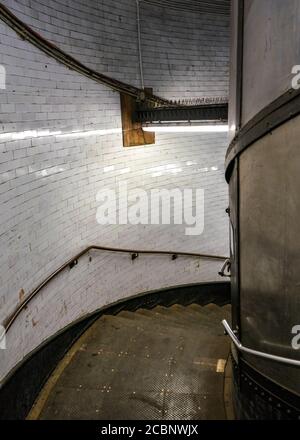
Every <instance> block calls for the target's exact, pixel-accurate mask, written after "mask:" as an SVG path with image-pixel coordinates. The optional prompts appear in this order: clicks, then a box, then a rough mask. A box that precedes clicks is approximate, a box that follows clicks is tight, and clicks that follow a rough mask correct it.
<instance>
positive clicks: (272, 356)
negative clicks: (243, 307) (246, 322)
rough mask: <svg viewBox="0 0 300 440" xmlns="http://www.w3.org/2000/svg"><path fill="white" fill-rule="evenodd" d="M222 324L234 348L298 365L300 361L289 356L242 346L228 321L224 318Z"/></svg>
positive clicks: (283, 362)
mask: <svg viewBox="0 0 300 440" xmlns="http://www.w3.org/2000/svg"><path fill="white" fill-rule="evenodd" d="M222 324H223V326H224V328H225V331H226V333H227V334H228V336H229V337H230V339H231V340H232V342H233V343H234V345H235V346H236V348H237V349H238V350H239V351H240V352H242V353H247V354H252V355H253V356H257V357H260V358H263V359H269V360H271V361H275V362H280V363H282V364H287V365H293V366H296V367H300V361H298V360H296V359H289V358H285V357H282V356H276V355H274V354H269V353H264V352H263V351H257V350H253V349H252V348H247V347H244V346H243V344H242V343H241V342H240V341H239V340H238V338H237V337H236V335H235V334H234V332H233V330H232V329H231V327H230V325H229V324H228V322H227V321H226V319H224V320H223V321H222Z"/></svg>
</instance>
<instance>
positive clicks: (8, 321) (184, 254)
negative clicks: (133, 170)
mask: <svg viewBox="0 0 300 440" xmlns="http://www.w3.org/2000/svg"><path fill="white" fill-rule="evenodd" d="M90 251H106V252H118V253H126V254H131V258H132V260H135V259H136V258H138V256H139V255H140V254H141V255H142V254H144V255H168V256H172V260H176V259H177V258H178V257H191V258H204V259H209V260H218V261H223V260H226V259H227V257H221V256H218V255H207V254H196V253H190V252H171V251H155V250H153V251H151V250H136V249H135V250H133V249H122V248H113V247H106V246H96V245H92V246H89V247H87V248H86V249H84V250H83V251H81V252H79V253H78V254H77V255H75V256H74V257H73V258H71V259H70V260H68V261H67V262H66V263H64V264H63V265H62V266H60V267H59V268H58V269H56V270H55V271H54V272H52V273H51V275H49V276H48V277H47V278H46V279H45V280H44V281H43V282H42V283H40V284H39V285H38V286H37V287H36V288H35V289H34V290H33V291H32V292H31V293H30V294H29V295H28V296H27V298H26V299H25V300H24V301H23V302H22V303H21V304H19V305H18V307H17V308H16V309H15V310H14V312H13V313H12V314H11V315H10V316H9V317H8V318H7V319H6V320H5V322H4V324H3V327H4V329H5V331H6V332H8V330H9V329H10V327H11V326H12V324H13V323H14V322H15V320H16V319H17V317H18V316H19V315H20V313H21V312H22V310H24V308H25V307H26V306H27V305H28V304H29V303H30V302H31V301H32V299H33V298H34V297H36V296H37V294H38V293H39V292H40V291H41V290H42V289H43V288H44V287H45V286H47V284H49V283H50V281H51V280H53V278H55V277H56V276H57V275H59V274H60V273H61V272H63V271H64V270H65V269H66V268H67V267H69V268H72V267H74V266H76V265H77V264H78V260H79V259H80V258H81V257H83V256H84V255H85V254H87V253H88V252H90Z"/></svg>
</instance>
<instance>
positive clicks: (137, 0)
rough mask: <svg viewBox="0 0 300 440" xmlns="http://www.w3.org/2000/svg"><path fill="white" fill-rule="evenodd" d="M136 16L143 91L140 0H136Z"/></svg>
mask: <svg viewBox="0 0 300 440" xmlns="http://www.w3.org/2000/svg"><path fill="white" fill-rule="evenodd" d="M136 15H137V33H138V51H139V65H140V75H141V87H142V89H143V90H144V89H145V82H144V69H143V55H142V38H141V16H140V15H141V14H140V0H136Z"/></svg>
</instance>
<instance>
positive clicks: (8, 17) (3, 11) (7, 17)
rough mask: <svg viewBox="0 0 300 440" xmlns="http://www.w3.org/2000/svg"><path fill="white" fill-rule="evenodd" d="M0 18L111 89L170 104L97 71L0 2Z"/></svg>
mask: <svg viewBox="0 0 300 440" xmlns="http://www.w3.org/2000/svg"><path fill="white" fill-rule="evenodd" d="M0 19H1V20H2V21H4V22H5V23H6V24H7V25H8V26H9V27H11V28H12V29H13V30H14V31H15V32H17V34H18V35H20V37H21V38H23V39H24V40H27V41H29V42H30V43H31V44H33V45H34V46H36V47H37V48H39V49H40V50H42V51H43V52H44V53H46V54H47V55H48V56H51V57H52V58H54V59H56V61H58V62H60V63H62V64H64V65H65V66H67V67H68V68H69V69H72V70H74V71H76V72H78V73H80V74H82V75H84V76H86V77H88V78H90V79H92V80H94V81H96V82H98V83H101V84H104V85H106V86H108V87H110V88H111V89H113V90H115V91H117V92H119V93H124V94H126V95H130V96H132V97H134V98H136V99H137V100H141V101H147V102H149V103H152V104H153V105H162V106H164V105H170V101H168V100H167V99H163V98H160V97H159V96H155V95H149V94H147V92H146V91H145V90H142V89H139V88H137V87H135V86H132V85H129V84H126V83H124V82H122V81H119V80H117V79H114V78H110V77H109V76H106V75H103V74H102V73H99V72H97V71H96V70H93V69H91V68H89V67H87V66H86V65H85V64H83V63H81V62H80V61H78V60H76V59H75V58H74V57H72V56H71V55H69V54H67V53H66V52H64V51H63V50H62V49H60V48H59V47H58V46H56V45H55V44H53V43H51V42H50V41H48V40H46V39H45V38H44V37H42V36H41V35H40V34H38V33H37V32H36V31H34V30H33V29H31V27H29V26H28V25H27V24H25V23H24V22H23V21H21V20H20V19H19V18H18V17H17V16H16V15H15V14H13V13H12V12H11V11H10V9H8V8H7V7H6V6H4V5H3V4H2V3H0Z"/></svg>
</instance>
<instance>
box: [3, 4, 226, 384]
mask: <svg viewBox="0 0 300 440" xmlns="http://www.w3.org/2000/svg"><path fill="white" fill-rule="evenodd" d="M5 4H6V5H8V6H12V7H13V9H14V11H15V13H16V14H18V15H19V16H20V17H22V19H24V20H25V21H26V22H27V23H29V24H31V25H32V26H34V27H35V28H36V29H39V31H40V33H42V34H43V35H44V36H46V37H47V38H49V39H51V40H52V41H54V42H55V43H56V44H58V45H60V46H61V47H63V48H64V49H65V50H68V51H69V52H71V53H72V54H74V55H76V56H78V58H80V59H81V60H83V61H85V62H86V63H87V64H89V65H92V66H93V67H95V68H97V69H99V70H100V71H102V72H104V71H105V70H104V69H103V67H104V66H107V71H108V72H109V73H110V74H111V75H114V74H115V75H114V76H115V77H118V78H121V79H124V80H126V81H127V82H130V83H132V84H133V83H136V84H137V85H139V70H138V66H137V64H136V60H137V40H136V27H135V26H136V21H135V20H136V16H135V1H129V0H126V1H125V0H123V1H118V2H117V1H114V2H112V1H108V0H105V1H98V2H92V1H85V2H83V1H74V2H72V8H70V7H68V5H69V4H71V2H67V1H64V2H63V1H52V0H51V1H49V0H48V1H46V0H45V1H44V0H42V1H38V2H37V1H30V2H29V1H25V0H22V1H21V0H19V1H6V2H5ZM112 4H114V5H113V6H112ZM95 5H98V9H95V8H96V6H95ZM83 11H86V12H87V13H83ZM91 11H92V14H89V13H88V12H91ZM142 11H143V20H144V21H146V13H147V14H150V11H149V9H148V6H147V7H146V6H144V7H143V10H142ZM155 14H156V16H155V19H154V18H153V17H152V16H153V15H155ZM167 14H168V13H167V11H165V13H164V16H163V17H162V20H161V27H162V28H161V29H160V25H159V23H160V22H159V19H160V18H159V15H158V14H157V13H154V12H151V14H150V15H149V17H151V18H149V20H150V21H149V23H148V24H147V26H148V27H147V26H146V25H145V26H144V31H143V32H144V35H146V34H147V35H151V29H152V32H153V35H154V36H156V37H157V38H158V39H160V40H161V42H162V43H163V42H164V41H165V40H164V38H162V34H163V33H164V32H165V21H164V20H165V19H166V16H167ZM174 14H176V13H174V12H172V13H171V12H170V20H171V19H172V20H175V15H174ZM74 17H77V21H76V22H74V20H75V18H74ZM178 17H180V15H178V13H177V19H178ZM184 19H185V20H186V24H185V28H186V27H187V26H188V22H189V20H188V17H186V16H184ZM151 20H153V21H152V22H153V26H152V28H151V26H150V24H151ZM225 21H226V20H225ZM196 22H197V20H196V18H195V19H194V21H193V20H192V21H191V24H190V25H191V26H192V29H191V30H190V32H191V33H192V34H193V35H194V39H193V40H192V43H191V44H192V47H191V48H190V49H189V48H188V49H189V50H186V51H185V49H186V48H187V45H188V42H189V39H187V38H184V39H183V40H182V42H183V47H182V49H183V52H184V53H185V52H186V53H187V52H189V53H190V54H192V51H193V50H195V52H196V53H195V54H194V55H193V57H194V58H195V60H198V58H200V60H201V59H202V58H203V57H204V52H203V48H201V49H199V51H198V49H197V47H198V46H201V42H202V43H203V45H205V44H207V42H208V41H209V39H212V40H213V35H214V34H213V33H212V32H211V30H210V31H209V37H207V38H206V37H205V34H203V32H204V30H203V29H200V31H201V32H199V35H198V34H197V29H196V28H194V24H195V23H196ZM210 26H212V24H210ZM215 26H216V30H215V35H216V45H221V42H222V38H221V34H222V33H223V32H224V33H225V29H226V23H225V24H224V23H223V22H220V18H218V19H216V23H215ZM219 28H220V29H221V30H220V32H219ZM93 29H94V31H93ZM162 29H163V30H162ZM75 31H76V32H80V33H82V34H86V33H88V37H87V36H86V38H82V35H81V36H79V37H78V38H75V37H76V35H75ZM178 38H179V37H178ZM125 42H126V45H127V46H126V47H127V49H126V50H125V49H124V47H123V48H122V44H125ZM197 42H198V46H197ZM165 43H166V46H165V47H167V49H166V52H168V53H169V47H170V45H172V38H171V34H170V39H169V40H168V41H165ZM0 44H1V51H0V64H1V65H3V66H4V67H5V69H6V79H7V84H6V86H7V88H6V89H5V90H2V89H0V130H1V131H0V248H1V253H0V311H1V312H0V315H1V321H2V320H3V319H5V318H6V317H7V316H8V315H9V314H10V313H11V312H12V311H13V310H14V309H15V307H16V305H17V304H18V302H19V301H21V300H22V299H23V298H24V294H25V295H27V294H28V293H29V292H30V291H31V290H32V289H33V288H34V287H36V286H37V285H38V284H39V282H41V281H42V280H43V279H44V278H45V277H46V276H47V275H48V274H50V273H51V272H52V271H53V270H55V269H56V268H57V267H59V266H60V265H61V264H63V263H64V262H65V261H66V260H68V259H69V258H70V257H72V256H73V255H74V254H76V253H77V252H78V251H80V250H82V249H83V248H85V247H86V246H88V245H90V244H101V245H110V246H119V247H136V248H146V249H147V248H148V249H171V250H173V249H174V250H176V251H180V250H183V251H195V252H205V253H212V254H220V255H227V254H228V237H227V235H228V221H227V215H226V214H225V209H226V207H227V203H228V200H227V188H226V184H225V181H224V175H223V174H224V169H223V161H224V155H225V150H226V146H227V139H226V136H225V135H224V134H210V135H207V134H203V135H174V134H173V135H168V134H164V135H162V134H161V135H157V142H156V144H155V145H153V146H148V147H137V148H132V149H123V147H122V137H121V118H120V103H119V95H118V94H117V93H115V92H112V91H110V90H109V89H107V88H105V87H104V86H101V85H99V84H96V83H94V82H92V81H90V80H88V79H86V78H83V77H81V76H80V75H78V74H77V73H74V72H72V71H70V70H68V69H66V68H65V67H64V66H63V65H60V64H58V63H57V62H56V61H54V60H53V59H51V58H49V57H47V56H46V55H45V54H43V53H41V52H40V51H39V50H38V49H36V48H35V47H33V46H31V45H30V44H29V43H27V42H25V41H23V40H21V39H20V38H19V37H18V36H17V35H16V34H15V32H14V31H13V30H11V29H10V28H9V27H8V26H7V25H5V24H4V23H2V22H0ZM143 44H144V53H145V55H144V56H145V60H146V62H145V77H146V79H147V85H148V86H151V85H153V86H154V87H155V89H156V91H158V92H160V93H161V94H162V95H165V96H168V97H171V96H174V95H175V94H176V93H177V92H176V90H178V95H177V96H176V97H182V96H188V95H189V94H190V95H191V96H195V95H196V94H197V96H201V94H202V93H205V95H208V96H210V95H213V94H218V95H224V94H225V95H226V94H227V80H225V79H226V74H225V73H224V77H223V80H222V81H223V83H220V82H219V74H220V72H219V70H218V63H219V62H221V60H222V65H223V69H224V72H225V71H226V69H227V57H226V53H227V36H225V37H224V41H223V44H224V47H223V48H222V49H220V53H221V52H222V55H220V59H219V58H218V57H219V53H218V52H217V51H215V50H214V51H212V53H211V55H210V57H211V60H212V61H210V62H209V66H208V64H206V63H208V61H205V60H204V58H203V66H205V65H207V67H209V69H210V74H209V75H207V74H206V73H205V75H204V73H203V72H204V71H202V69H198V67H199V64H197V65H196V64H195V70H194V73H193V75H186V76H185V75H183V74H180V75H179V74H178V76H177V74H175V73H174V75H173V74H172V75H173V82H172V83H171V82H169V81H168V78H169V75H170V69H169V67H170V66H168V65H167V64H165V63H164V62H162V60H159V58H160V56H161V54H160V53H159V52H157V53H155V54H153V53H152V55H151V54H150V50H148V49H147V45H148V44H149V42H148V40H147V38H146V37H143ZM176 45H177V50H178V47H179V46H178V45H179V40H178V39H177V40H176ZM127 50H128V54H130V56H129V55H128V54H127V52H126V51H127ZM213 54H214V56H215V61H213V58H214V56H213ZM151 57H152V60H151ZM154 59H155V60H157V64H156V66H154V62H153V60H154ZM183 61H184V62H183ZM183 61H182V66H181V68H182V71H184V70H185V69H188V68H189V66H190V64H189V63H190V58H189V57H187V58H184V60H183ZM195 63H196V61H195ZM150 64H152V73H151V66H150ZM179 64H180V63H179ZM186 64H188V65H186ZM175 65H176V62H175V63H174V66H173V67H172V69H173V70H174V72H175V71H176V72H177V71H178V70H176V68H175V67H176V66H175ZM154 70H155V71H156V72H160V73H161V75H160V77H161V82H160V80H159V76H158V75H156V76H155V78H154V76H153V82H152V81H151V78H152V75H153V73H154ZM171 71H172V70H171ZM214 75H215V76H214ZM154 79H155V81H154ZM191 80H192V81H191ZM175 81H176V83H177V84H178V88H175V87H174V85H175ZM202 83H203V84H205V85H204V86H203V88H202V89H201V87H200V85H199V84H202ZM169 84H171V85H170V88H168V87H169ZM198 89H199V93H197V92H196V90H198ZM47 130H48V131H47ZM95 130H100V131H97V133H96V134H95ZM106 130H109V131H108V132H107V131H106ZM74 132H76V133H74ZM82 132H84V133H82ZM122 182H127V184H128V187H129V189H133V188H143V189H146V190H150V189H153V188H169V189H172V188H181V189H184V188H203V189H204V190H205V229H204V233H203V234H202V235H201V236H199V237H187V236H186V235H185V233H184V230H185V226H184V225H182V226H179V225H176V226H174V225H171V226H159V225H158V226H150V225H149V226H148V225H139V226H130V225H128V226H127V225H123V226H120V225H116V226H100V225H98V224H97V222H96V212H97V207H98V205H99V203H98V202H97V201H96V194H97V192H98V191H99V190H100V189H103V188H112V189H113V188H115V187H117V186H118V184H119V183H122ZM90 256H91V257H92V259H91V261H90V260H89V256H87V257H84V258H83V259H82V260H80V262H79V265H78V266H76V267H75V268H74V269H72V270H71V271H69V270H66V271H65V272H64V273H62V274H61V275H60V276H59V277H58V278H57V279H56V280H55V281H53V282H51V283H50V284H49V286H48V287H47V288H46V289H44V290H43V292H42V293H41V295H40V296H39V297H38V298H37V299H36V300H34V301H33V302H32V303H31V304H30V306H29V307H28V308H27V310H26V311H25V312H23V313H22V314H21V315H20V316H19V317H18V319H17V321H16V323H15V324H14V326H13V327H12V328H11V330H10V331H9V333H8V335H7V347H8V348H7V350H0V361H1V362H0V377H1V378H3V377H4V376H5V375H6V374H7V373H8V372H9V370H10V369H11V368H12V367H13V366H14V365H15V364H16V363H17V362H19V361H20V360H21V359H22V358H23V357H24V356H25V355H26V354H28V353H29V352H30V351H31V350H32V349H34V348H35V347H36V346H37V345H39V344H40V343H41V342H42V341H44V340H45V339H47V338H48V337H49V336H51V335H52V334H54V333H56V332H57V331H59V330H60V329H62V328H63V327H64V326H65V325H67V324H69V323H70V322H72V321H73V320H75V319H77V318H79V317H81V316H83V315H85V314H86V313H88V312H91V311H93V310H95V309H97V308H99V307H102V306H103V305H106V304H110V303H112V302H114V301H117V300H119V299H122V298H125V297H128V296H132V295H135V294H138V293H141V292H146V291H151V290H155V289H159V288H162V287H167V286H172V285H180V284H188V283H196V282H201V281H214V280H217V279H218V276H217V272H218V270H219V267H220V264H219V263H211V262H209V261H197V260H196V261H195V260H191V259H188V258H182V259H178V260H177V261H175V262H172V261H171V260H170V259H169V258H165V257H160V258H154V257H141V258H140V259H138V260H136V261H135V262H133V263H132V261H131V259H130V256H126V255H119V254H118V255H115V254H107V253H92V254H91V255H90Z"/></svg>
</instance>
